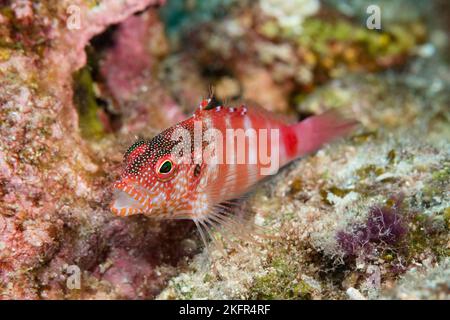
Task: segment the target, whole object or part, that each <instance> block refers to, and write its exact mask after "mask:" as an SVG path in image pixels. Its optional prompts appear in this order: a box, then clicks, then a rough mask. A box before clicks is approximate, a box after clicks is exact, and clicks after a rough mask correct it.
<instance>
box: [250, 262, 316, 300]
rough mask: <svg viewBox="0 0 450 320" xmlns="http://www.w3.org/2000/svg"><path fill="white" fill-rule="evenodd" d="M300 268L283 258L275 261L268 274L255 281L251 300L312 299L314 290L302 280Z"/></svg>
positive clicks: (251, 291)
mask: <svg viewBox="0 0 450 320" xmlns="http://www.w3.org/2000/svg"><path fill="white" fill-rule="evenodd" d="M300 276H301V275H300V274H299V271H298V268H297V267H296V266H294V265H293V264H292V263H290V262H287V261H286V260H284V259H283V258H282V257H277V258H275V259H273V261H272V263H271V264H270V267H269V271H268V273H267V274H265V275H263V276H261V277H258V278H256V279H255V280H254V282H253V285H252V287H251V288H250V290H249V297H250V298H251V299H265V300H274V299H277V300H279V299H283V300H284V299H300V300H309V299H311V298H312V296H311V294H312V292H313V289H312V288H311V287H310V286H309V285H308V284H307V283H305V282H304V281H302V280H301V279H300Z"/></svg>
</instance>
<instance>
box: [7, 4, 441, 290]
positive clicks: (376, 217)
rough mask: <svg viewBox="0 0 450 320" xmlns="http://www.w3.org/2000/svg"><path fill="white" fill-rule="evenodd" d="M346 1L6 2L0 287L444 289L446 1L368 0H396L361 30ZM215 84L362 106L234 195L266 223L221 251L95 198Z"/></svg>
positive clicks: (282, 106) (239, 94)
mask: <svg viewBox="0 0 450 320" xmlns="http://www.w3.org/2000/svg"><path fill="white" fill-rule="evenodd" d="M356 2H357V1H351V2H350V3H351V5H350V7H348V8H351V9H352V10H350V11H349V10H347V11H345V10H344V11H343V10H339V9H340V8H341V6H342V5H341V4H335V1H315V0H314V1H309V0H305V1H295V3H297V4H298V9H296V10H299V11H298V16H297V17H292V18H291V19H290V20H289V19H288V20H284V19H283V17H282V16H280V13H283V12H285V11H283V10H284V9H283V8H280V7H279V9H280V10H274V11H273V13H276V15H275V16H273V15H270V14H267V10H266V13H264V8H267V7H268V4H269V5H270V6H278V5H279V1H275V0H270V1H266V0H261V1H255V2H250V1H249V2H247V1H242V2H241V1H239V3H237V2H233V1H208V2H207V3H206V2H202V4H201V5H199V4H197V5H196V4H195V2H189V3H190V5H186V6H184V5H183V3H184V2H183V1H176V0H174V1H168V2H166V3H164V2H163V1H161V2H160V1H152V0H133V1H127V2H126V4H125V2H122V1H113V0H104V1H95V2H94V1H81V0H80V1H73V0H71V1H57V2H55V1H41V2H39V3H36V2H33V1H10V5H7V6H4V7H2V8H1V9H0V36H1V37H0V38H1V40H0V88H1V89H0V298H1V299H18V298H31V299H38V298H40V299H56V298H66V299H86V298H94V299H96V298H97V299H98V298H107V299H117V298H129V299H135V298H141V299H149V298H159V299H167V298H169V299H174V298H177V299H178V298H179V299H186V298H199V299H204V298H218V299H223V298H237V299H241V298H242V299H257V298H260V299H277V298H279V299H349V298H354V299H355V298H361V299H378V298H379V299H398V298H399V299H410V298H419V299H449V298H450V297H449V293H448V292H449V290H448V288H449V286H450V277H449V274H448V273H449V266H448V255H449V249H450V243H449V236H448V235H449V227H450V220H449V219H450V211H449V210H450V209H449V208H450V205H449V200H448V199H449V181H450V177H449V175H450V169H449V167H450V154H449V151H450V150H449V149H450V148H449V142H448V136H449V134H450V132H449V127H450V126H449V112H448V105H449V102H450V97H449V94H448V92H449V90H448V88H449V87H450V78H449V76H448V75H449V74H450V72H449V67H448V63H447V62H446V61H445V59H443V57H444V58H445V56H446V54H447V55H448V51H446V50H448V43H446V41H447V39H446V38H447V37H445V36H444V37H443V36H442V35H443V34H444V35H445V34H446V32H447V31H448V30H446V29H445V28H448V26H446V25H445V24H439V21H441V20H442V21H445V14H446V13H445V10H440V14H437V15H436V14H435V13H434V12H433V18H432V19H431V18H430V11H432V10H435V9H432V8H434V7H432V6H430V8H431V9H429V10H426V11H423V12H424V13H422V14H421V13H420V12H416V11H417V9H416V7H415V6H414V5H413V4H412V1H408V0H402V1H400V2H401V4H397V5H392V6H393V7H392V8H389V7H387V6H389V5H391V4H390V3H391V2H387V1H381V2H380V5H382V6H383V7H382V11H383V10H385V9H386V10H387V11H389V12H398V9H395V8H396V6H400V7H402V6H405V5H406V7H407V8H408V10H402V14H401V15H399V17H400V16H401V19H398V20H396V19H393V18H392V17H391V18H389V17H390V15H391V14H389V15H386V20H383V21H384V22H386V24H385V25H383V30H382V31H381V32H375V31H374V32H372V31H370V30H368V29H366V28H365V26H364V24H363V23H362V22H361V21H362V20H363V18H364V17H365V13H364V12H362V13H361V12H360V11H361V10H359V9H358V8H359V7H358V6H360V5H359V4H357V3H356ZM69 5H76V6H78V7H79V8H80V9H81V13H82V17H83V18H82V20H81V21H82V22H83V21H84V24H83V27H82V28H81V29H74V30H69V29H68V28H67V25H66V21H67V18H68V15H69V14H70V13H68V11H67V10H66V9H67V7H68V6H69ZM161 5H162V8H156V7H157V6H161ZM270 6H269V7H270ZM436 7H437V5H436ZM218 8H225V9H226V10H225V11H223V10H222V11H221V12H227V14H226V15H223V14H222V15H220V14H218V12H219V11H220V10H219V9H218ZM296 8H297V7H296ZM302 8H305V11H302V10H303V9H302ZM348 8H347V9H348ZM341 9H342V8H341ZM171 10H172V11H171ZM395 10H397V11H395ZM387 11H386V12H387ZM171 12H172V13H173V12H179V14H178V13H177V14H178V16H179V17H182V19H181V20H180V21H176V19H173V17H174V15H171ZM228 12H229V13H228ZM134 13H139V14H136V15H134ZM421 15H424V17H423V18H422V17H421ZM418 17H421V18H418ZM83 19H84V20H83ZM360 20H361V21H360ZM430 20H433V21H431V22H430ZM286 21H301V22H302V24H301V28H296V29H295V30H293V29H292V28H291V26H292V25H291V24H289V23H285V22H286ZM384 22H383V23H384ZM294 27H296V26H294ZM165 29H167V30H168V31H167V32H165ZM447 33H448V32H447ZM89 40H91V41H90V44H89ZM130 57H132V59H130ZM394 67H395V68H394ZM399 68H401V69H400V70H399ZM211 84H212V85H213V86H214V87H215V92H216V95H217V96H218V98H220V99H223V100H229V101H231V102H233V100H234V99H236V98H237V99H238V100H239V99H241V98H243V99H252V100H256V102H257V103H259V104H261V105H262V106H263V107H266V108H268V109H271V110H272V111H276V112H281V113H287V114H288V115H291V116H292V115H293V116H294V117H295V116H298V117H301V118H303V117H306V116H309V115H312V114H319V113H321V112H323V111H325V110H327V109H333V108H336V109H339V110H340V111H342V112H344V113H349V114H351V115H352V116H353V117H354V118H356V119H357V120H358V121H360V123H361V127H360V128H359V130H358V131H357V132H355V133H354V134H352V135H351V136H350V137H348V138H346V139H345V140H342V141H339V142H338V143H336V144H333V145H329V146H326V147H325V148H324V149H322V150H320V151H318V152H317V153H314V154H312V155H309V156H307V157H305V158H303V159H300V160H298V161H296V162H294V163H292V164H291V165H289V166H288V167H287V168H285V169H283V170H282V171H281V172H280V173H279V174H278V175H277V176H275V177H273V179H271V180H270V181H267V182H266V183H263V184H262V185H260V186H259V187H258V188H257V189H256V190H255V191H254V193H252V194H251V195H250V197H249V199H248V200H247V201H246V203H245V209H246V210H247V211H248V213H247V215H248V218H249V219H250V220H254V222H255V223H256V224H257V225H259V226H262V227H263V228H264V230H265V233H267V235H270V237H269V238H258V237H257V241H256V244H252V245H251V246H250V245H248V243H246V241H243V240H239V239H235V240H233V241H231V242H229V241H225V255H224V254H223V253H222V252H220V250H214V247H211V248H210V252H209V255H207V253H206V251H205V250H204V249H203V246H202V244H201V240H200V238H199V237H198V235H197V234H196V232H195V230H194V226H193V224H192V223H190V222H189V221H177V222H170V221H154V220H151V219H145V218H142V217H130V218H128V219H123V218H119V217H114V216H113V215H112V213H111V212H110V210H109V208H108V205H109V203H110V201H111V196H112V195H111V189H110V186H111V185H112V183H113V182H114V181H115V180H116V179H117V178H118V177H119V174H120V169H121V162H122V155H123V152H124V151H125V149H126V147H127V146H128V145H129V144H131V143H132V142H134V141H135V140H136V138H151V137H152V136H153V135H154V134H155V133H156V132H159V131H160V130H162V129H164V128H167V127H169V126H171V125H172V124H174V123H176V122H177V121H179V120H181V119H183V118H184V116H185V115H184V113H183V112H185V113H186V114H188V113H190V112H192V110H193V108H194V107H195V106H196V105H197V104H198V102H199V101H200V100H201V99H202V98H204V96H205V95H206V92H207V91H208V87H209V86H210V85H211ZM255 93H256V94H255ZM218 236H219V235H218ZM219 237H220V236H219ZM73 270H75V272H77V270H79V272H80V280H81V282H80V284H81V286H80V287H79V288H77V287H76V286H75V287H73V286H72V285H68V284H69V283H70V281H69V282H68V280H70V279H71V276H72V275H73V273H72V272H73Z"/></svg>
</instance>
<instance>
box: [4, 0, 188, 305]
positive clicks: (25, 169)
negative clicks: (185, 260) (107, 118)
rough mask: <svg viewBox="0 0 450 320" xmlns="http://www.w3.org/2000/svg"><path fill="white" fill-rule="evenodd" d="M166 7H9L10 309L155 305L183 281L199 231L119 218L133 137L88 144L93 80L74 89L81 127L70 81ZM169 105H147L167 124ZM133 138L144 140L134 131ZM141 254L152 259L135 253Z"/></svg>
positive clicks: (92, 131)
mask: <svg viewBox="0 0 450 320" xmlns="http://www.w3.org/2000/svg"><path fill="white" fill-rule="evenodd" d="M157 3H159V2H157V1H151V0H147V1H142V0H141V1H126V2H117V1H101V2H98V3H94V2H92V3H91V2H89V3H88V2H86V1H78V2H76V1H58V2H55V1H42V2H40V3H39V4H34V3H33V2H31V1H11V2H10V6H6V7H2V11H1V17H2V24H1V28H0V29H1V30H0V32H1V35H2V42H1V44H0V50H1V52H2V54H1V57H2V60H1V63H0V85H1V90H0V105H1V107H0V124H1V125H0V137H1V139H0V186H1V192H0V197H1V201H0V229H1V234H0V266H1V268H0V296H1V298H3V299H6V298H9V299H12V298H14V299H17V298H27V299H30V298H33V299H34V298H64V297H65V298H95V297H97V298H101V297H103V298H104V297H108V298H119V297H128V298H137V297H151V296H152V295H155V294H156V293H158V292H159V290H160V289H159V288H161V287H162V286H163V284H164V281H165V280H166V279H167V277H170V276H171V275H172V274H173V273H174V270H175V268H174V266H175V265H176V264H177V261H179V258H180V257H182V256H188V254H186V253H185V252H184V249H183V246H182V244H180V241H179V240H180V239H183V238H184V236H183V235H185V234H188V233H189V230H190V228H189V224H187V225H186V224H183V225H180V224H178V225H177V224H174V223H167V224H164V223H163V224H160V223H157V222H148V221H139V219H135V220H134V221H123V220H119V219H116V218H114V217H112V216H111V214H110V212H109V210H108V208H107V204H108V199H109V197H110V189H109V187H108V186H109V184H110V182H111V181H112V179H114V178H115V176H116V175H117V169H118V166H119V165H120V161H121V153H122V151H123V147H122V143H121V141H122V140H124V139H127V138H126V137H127V136H126V135H123V136H119V137H118V138H113V137H111V136H106V137H105V138H104V139H102V140H101V141H100V142H98V141H97V142H95V143H92V144H90V143H87V142H86V141H85V140H83V139H82V138H81V136H80V131H79V130H78V123H79V121H78V120H80V127H81V132H82V133H84V134H87V135H88V136H98V134H99V133H103V129H104V128H103V125H102V122H101V121H99V119H98V118H97V117H96V115H97V111H99V110H100V109H101V108H98V106H97V100H96V96H95V92H96V90H95V83H93V81H92V76H91V75H90V74H89V73H88V72H86V71H83V70H81V71H79V73H78V75H77V76H76V77H75V78H76V81H77V82H78V85H77V86H76V87H77V89H76V90H75V91H76V92H75V94H76V96H75V99H74V100H75V102H76V103H79V104H80V108H79V109H78V110H79V111H80V117H78V114H77V108H75V106H74V103H73V99H72V98H73V91H72V74H73V73H74V72H76V71H77V70H78V69H79V68H80V67H82V66H83V65H84V64H85V63H86V54H85V46H86V45H87V44H88V41H89V39H91V38H92V37H93V36H94V35H96V34H99V33H101V32H103V31H104V30H105V29H106V28H107V27H108V26H109V25H111V24H114V23H118V22H121V21H124V20H125V19H126V18H127V17H129V16H130V15H132V14H133V13H134V12H136V11H139V10H143V9H145V8H146V7H147V6H149V5H155V4H157ZM69 6H76V7H72V9H73V8H75V9H78V10H79V11H75V13H76V12H78V13H79V14H80V23H81V26H80V28H77V26H76V25H75V26H73V27H74V29H73V28H71V27H70V26H69V25H68V23H69V20H68V19H69V18H70V14H71V13H70V12H69V10H68V7H69ZM156 25H157V23H156ZM113 89H114V88H113ZM160 96H161V97H155V98H154V99H155V100H152V99H150V100H148V101H147V103H148V104H149V105H158V106H159V107H160V110H161V111H162V112H163V113H165V114H167V111H168V110H169V109H168V110H166V109H165V108H166V106H167V107H170V108H174V106H169V105H168V104H166V105H165V104H164V102H163V99H162V98H163V97H164V92H163V91H162V93H161V94H160ZM147 99H148V97H147ZM166 100H167V101H170V98H169V97H168V96H166ZM152 101H153V102H152ZM97 108H98V110H97ZM167 115H168V116H171V115H173V113H172V114H167ZM142 118H146V119H144V120H141V121H144V122H145V121H147V120H148V122H150V119H151V117H150V116H149V115H147V116H142ZM100 119H101V117H100ZM161 119H162V120H164V119H165V121H167V122H166V123H171V122H170V121H176V119H174V118H173V117H171V118H161ZM162 120H160V124H161V125H164V122H162ZM128 131H131V132H132V133H133V134H136V132H133V131H132V129H131V126H130V129H128ZM121 137H122V138H121ZM132 139H133V136H132V135H131V136H129V137H128V141H131V140H132ZM180 228H181V229H180ZM171 229H172V231H169V230H171ZM174 230H176V231H174ZM160 235H161V237H160ZM164 235H168V236H169V238H165V236H164ZM164 238H165V240H164ZM172 241H174V242H175V243H179V244H180V245H175V246H174V247H170V249H169V251H165V250H163V251H161V250H162V248H163V247H164V246H165V244H161V243H160V242H164V243H167V244H169V243H172ZM142 243H145V248H146V250H140V249H139V250H137V249H136V247H139V244H142ZM70 266H76V267H77V268H78V269H79V270H80V272H81V273H82V274H81V275H79V276H80V277H81V279H82V287H81V288H80V289H74V290H69V289H68V287H67V285H66V281H67V279H68V278H69V276H70V273H68V272H67V269H68V268H69V267H70ZM135 266H139V270H141V271H140V272H139V270H138V269H137V268H136V269H135ZM124 279H128V280H127V281H128V285H125V282H124V281H125V280H124ZM85 280H86V281H85Z"/></svg>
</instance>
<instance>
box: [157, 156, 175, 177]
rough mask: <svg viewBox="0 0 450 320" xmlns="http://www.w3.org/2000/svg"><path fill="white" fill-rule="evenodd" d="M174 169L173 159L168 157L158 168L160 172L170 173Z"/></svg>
mask: <svg viewBox="0 0 450 320" xmlns="http://www.w3.org/2000/svg"><path fill="white" fill-rule="evenodd" d="M172 169H173V163H172V161H171V160H169V159H167V160H165V161H163V162H162V163H161V165H160V166H159V168H158V173H159V174H168V173H170V172H171V171H172Z"/></svg>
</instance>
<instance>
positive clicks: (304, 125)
mask: <svg viewBox="0 0 450 320" xmlns="http://www.w3.org/2000/svg"><path fill="white" fill-rule="evenodd" d="M357 123H358V122H357V121H355V120H351V119H345V118H343V117H342V116H341V115H339V114H338V113H337V112H336V111H328V112H325V113H323V114H321V115H317V116H312V117H309V118H307V119H305V120H303V121H301V122H299V123H297V124H295V125H293V126H291V127H290V129H291V130H292V132H293V133H294V134H295V136H296V138H297V139H296V141H297V150H296V151H297V152H296V156H295V157H296V158H297V157H300V156H302V155H305V154H308V153H310V152H314V151H316V150H318V149H320V147H322V146H323V145H324V144H326V143H328V142H331V141H333V140H335V139H337V138H340V137H342V136H345V135H347V134H349V133H350V132H351V131H353V130H354V129H355V127H356V125H357Z"/></svg>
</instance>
